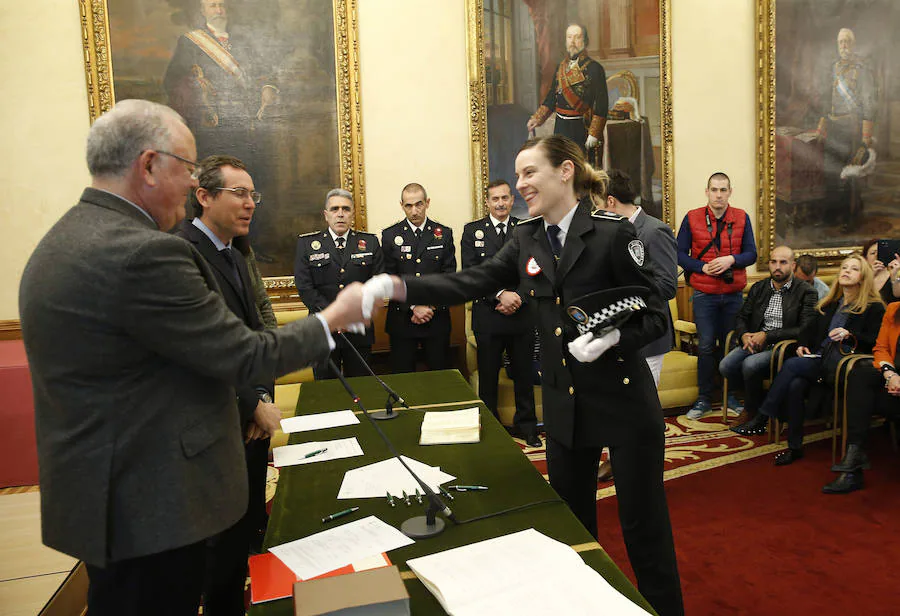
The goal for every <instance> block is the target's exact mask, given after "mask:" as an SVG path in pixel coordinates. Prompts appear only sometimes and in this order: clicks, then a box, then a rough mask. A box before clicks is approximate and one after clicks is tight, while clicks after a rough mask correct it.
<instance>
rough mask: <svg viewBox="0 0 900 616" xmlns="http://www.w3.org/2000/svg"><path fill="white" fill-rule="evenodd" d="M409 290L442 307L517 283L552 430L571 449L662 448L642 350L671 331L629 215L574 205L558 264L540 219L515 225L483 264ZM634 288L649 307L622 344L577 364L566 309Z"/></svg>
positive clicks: (411, 281) (413, 283)
mask: <svg viewBox="0 0 900 616" xmlns="http://www.w3.org/2000/svg"><path fill="white" fill-rule="evenodd" d="M633 254H634V255H635V256H632V255H633ZM638 255H640V256H638ZM406 285H407V301H409V302H412V303H416V302H424V301H432V302H434V301H438V302H442V303H446V304H457V303H462V302H464V301H466V300H468V299H472V298H474V297H481V296H484V295H485V294H487V293H490V292H491V291H493V290H495V289H499V288H512V287H518V288H519V289H520V290H522V291H523V292H524V293H526V294H527V295H528V296H529V299H530V300H531V301H533V302H534V303H535V304H536V308H537V309H536V312H537V315H538V321H539V327H540V331H541V343H542V346H541V372H542V380H543V396H544V398H543V399H544V427H545V428H546V430H547V434H548V435H549V436H551V437H552V438H553V439H554V440H556V441H558V442H560V443H561V444H563V445H564V446H567V447H594V446H600V445H622V444H626V443H628V444H633V443H636V442H638V443H639V442H652V441H655V440H658V441H659V443H660V445H661V444H662V440H663V435H664V425H663V419H662V411H661V408H660V404H659V398H658V396H657V394H656V387H655V385H654V382H653V376H652V375H651V374H650V370H649V368H647V363H646V362H645V361H644V359H643V358H642V357H641V355H640V349H641V347H643V346H644V345H645V344H647V343H648V342H650V341H651V340H654V339H656V338H659V337H660V336H661V335H662V334H663V332H665V317H664V315H665V313H664V311H663V301H662V299H661V297H660V295H659V293H658V291H657V288H656V284H655V283H654V281H653V278H652V276H651V273H650V270H649V268H648V267H647V265H646V264H645V263H643V255H642V244H641V243H640V240H638V239H637V238H636V236H635V231H634V226H633V225H632V224H631V223H629V222H628V221H627V220H626V219H624V218H622V217H620V216H616V215H614V214H605V213H598V214H594V215H592V214H590V210H589V208H587V207H585V206H578V210H577V211H576V213H575V215H574V216H573V218H572V224H571V226H570V227H569V231H568V234H567V236H566V242H565V246H564V248H563V251H562V254H561V256H560V260H559V262H558V263H555V262H554V258H553V253H552V252H551V249H550V243H549V241H548V240H547V234H546V232H545V230H544V223H543V221H542V219H540V218H532V219H530V220H527V221H524V222H521V223H519V224H518V225H517V226H516V229H515V233H514V234H513V236H512V238H511V239H510V240H509V241H507V243H506V245H505V246H504V247H503V249H502V250H501V251H500V252H499V253H497V255H495V256H494V257H493V258H492V259H489V260H487V261H485V262H484V263H482V264H481V265H479V266H477V267H473V268H471V269H465V270H462V271H461V272H458V273H456V274H452V275H447V276H428V277H424V278H406ZM629 285H640V286H645V287H648V288H649V289H650V290H651V293H650V296H649V298H648V300H647V309H646V310H644V311H641V312H639V313H636V314H635V315H633V316H632V317H631V319H629V320H628V322H627V323H626V324H625V325H624V326H622V328H621V340H620V341H619V344H618V345H616V346H615V347H613V348H612V349H610V350H608V351H607V352H606V353H604V354H603V355H602V356H601V357H600V358H599V359H597V361H595V362H593V363H585V364H583V363H581V362H579V361H577V360H576V359H574V358H573V357H572V356H571V355H570V354H569V352H568V348H567V343H568V342H570V341H572V340H573V339H574V338H576V337H577V335H578V334H577V330H576V329H575V327H574V321H572V320H571V319H570V318H569V316H568V315H567V314H566V312H565V308H566V305H567V303H568V302H570V301H572V300H573V299H575V298H578V297H580V296H582V295H585V294H587V293H592V292H594V291H600V290H604V289H609V288H615V287H623V286H629Z"/></svg>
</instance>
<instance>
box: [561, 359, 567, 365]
mask: <svg viewBox="0 0 900 616" xmlns="http://www.w3.org/2000/svg"><path fill="white" fill-rule="evenodd" d="M562 364H563V366H565V365H566V358H565V357H563V360H562Z"/></svg>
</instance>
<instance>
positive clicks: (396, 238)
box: [394, 235, 403, 246]
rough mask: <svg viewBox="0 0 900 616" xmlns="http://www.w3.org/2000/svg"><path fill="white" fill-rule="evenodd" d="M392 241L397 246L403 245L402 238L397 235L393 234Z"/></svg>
mask: <svg viewBox="0 0 900 616" xmlns="http://www.w3.org/2000/svg"><path fill="white" fill-rule="evenodd" d="M394 243H395V244H397V246H403V238H402V237H400V236H399V235H397V236H394Z"/></svg>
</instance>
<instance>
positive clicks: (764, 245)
mask: <svg viewBox="0 0 900 616" xmlns="http://www.w3.org/2000/svg"><path fill="white" fill-rule="evenodd" d="M776 3H777V0H760V2H757V4H756V76H757V82H758V85H757V103H758V104H759V115H758V116H757V148H756V150H757V168H758V169H759V174H758V175H759V187H758V194H759V203H758V204H757V216H756V227H757V229H756V244H757V247H758V252H759V258H758V259H757V263H766V262H767V261H768V260H769V254H770V253H771V251H772V249H773V248H774V247H775V9H776ZM793 248H794V250H795V251H796V250H797V249H798V248H799V249H802V250H803V252H804V253H806V254H811V255H813V256H815V257H816V258H817V259H819V262H820V263H821V264H823V265H833V264H835V263H836V262H837V261H838V260H840V259H841V258H842V257H843V256H846V255H848V254H850V253H852V252H858V251H859V250H861V249H862V247H861V246H839V247H837V248H805V247H802V246H794V247H793Z"/></svg>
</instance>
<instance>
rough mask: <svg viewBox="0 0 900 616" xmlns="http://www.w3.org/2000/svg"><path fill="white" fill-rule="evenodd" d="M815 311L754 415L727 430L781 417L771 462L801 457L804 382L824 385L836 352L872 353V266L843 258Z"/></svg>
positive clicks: (747, 429) (757, 427) (875, 321)
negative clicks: (781, 444) (778, 445)
mask: <svg viewBox="0 0 900 616" xmlns="http://www.w3.org/2000/svg"><path fill="white" fill-rule="evenodd" d="M816 311H817V312H818V318H817V319H815V320H814V321H813V322H812V323H811V324H810V326H808V327H807V328H806V329H805V330H804V331H803V332H801V334H800V346H799V347H797V357H792V358H790V359H788V360H787V361H786V362H784V366H782V368H781V370H780V371H779V372H778V374H777V375H776V377H775V380H774V382H773V383H772V387H771V388H770V389H769V392H768V394H766V399H765V401H764V402H763V403H762V405H761V406H760V408H759V413H757V415H756V417H754V418H753V419H751V420H750V421H748V422H747V423H744V424H741V425H739V426H736V427H734V428H732V429H733V430H734V431H735V432H737V433H738V434H743V435H753V434H765V432H766V426H767V425H768V422H769V419H770V418H775V417H784V416H785V415H786V416H787V420H788V449H786V450H785V451H782V452H781V453H779V454H778V455H777V456H775V464H776V465H777V466H783V465H785V464H790V463H792V462H793V461H794V460H799V459H800V458H802V457H803V420H804V418H805V415H806V404H805V398H806V393H807V392H808V391H809V388H810V386H811V385H812V384H813V383H815V382H817V381H819V380H820V379H822V380H823V381H824V382H826V383H830V382H831V380H832V379H833V378H834V371H835V368H836V367H837V364H838V362H839V361H840V359H841V356H842V355H846V354H848V353H852V352H854V351H856V352H859V353H871V352H872V346H873V345H874V344H875V339H876V337H877V336H878V330H879V328H880V327H881V319H882V317H883V316H884V303H882V301H881V296H880V295H879V293H878V290H877V289H876V288H875V283H874V273H873V271H872V268H871V266H870V265H869V264H868V262H867V261H866V260H865V258H863V256H862V255H858V254H853V255H850V256H849V257H847V258H846V259H844V261H843V263H841V269H840V272H839V274H838V277H837V279H836V280H835V281H834V283H832V285H831V290H830V291H829V292H828V295H826V296H825V297H824V299H822V301H820V302H819V304H818V306H816ZM782 410H784V411H785V412H782Z"/></svg>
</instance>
